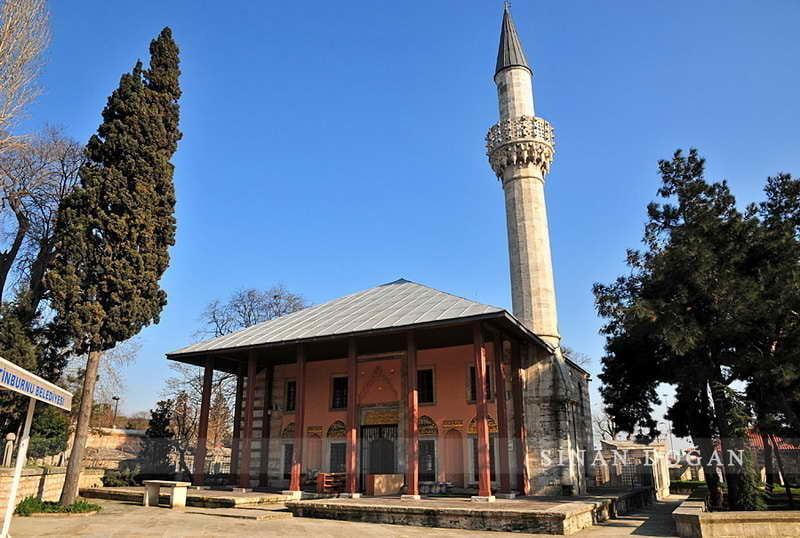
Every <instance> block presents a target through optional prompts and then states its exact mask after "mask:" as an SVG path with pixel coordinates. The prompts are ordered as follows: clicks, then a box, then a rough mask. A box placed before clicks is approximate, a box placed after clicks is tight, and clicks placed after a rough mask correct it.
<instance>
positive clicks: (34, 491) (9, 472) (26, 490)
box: [0, 467, 104, 513]
mask: <svg viewBox="0 0 800 538" xmlns="http://www.w3.org/2000/svg"><path fill="white" fill-rule="evenodd" d="M66 472H67V469H66V467H36V468H26V469H23V470H22V476H21V477H20V479H19V489H17V499H16V502H15V503H14V504H15V505H16V504H18V503H19V501H21V500H22V499H24V498H25V497H30V496H31V495H33V496H36V497H39V498H40V499H42V500H44V501H57V500H58V499H59V498H60V497H61V489H62V488H63V487H64V478H65V477H66ZM103 472H104V471H103V470H102V469H84V470H83V472H82V473H81V479H80V484H79V487H81V488H88V487H96V486H101V485H102V481H101V480H100V478H101V477H102V476H103ZM13 479H14V469H11V468H7V467H3V468H0V513H5V510H6V506H7V505H8V492H9V490H10V489H11V482H12V480H13Z"/></svg>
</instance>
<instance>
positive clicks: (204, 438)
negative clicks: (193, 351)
mask: <svg viewBox="0 0 800 538" xmlns="http://www.w3.org/2000/svg"><path fill="white" fill-rule="evenodd" d="M213 379H214V359H212V358H211V357H207V358H206V367H205V370H203V394H202V396H201V400H200V424H198V426H197V448H196V449H195V451H194V454H195V456H194V479H193V482H194V484H195V485H196V486H202V485H203V482H204V481H205V474H206V473H205V470H206V451H207V447H206V444H207V443H208V410H209V409H210V408H211V382H212V380H213Z"/></svg>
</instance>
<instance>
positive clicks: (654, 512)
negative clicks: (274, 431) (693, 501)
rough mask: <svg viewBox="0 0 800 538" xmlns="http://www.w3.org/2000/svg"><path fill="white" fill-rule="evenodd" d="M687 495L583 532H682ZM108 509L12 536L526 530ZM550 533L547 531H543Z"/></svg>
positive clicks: (276, 509)
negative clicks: (680, 514) (680, 517)
mask: <svg viewBox="0 0 800 538" xmlns="http://www.w3.org/2000/svg"><path fill="white" fill-rule="evenodd" d="M684 498H685V497H677V496H674V497H670V498H669V499H668V500H667V501H665V502H659V503H656V504H655V505H654V506H651V507H648V508H647V509H644V510H641V511H639V512H636V513H635V514H630V515H626V516H622V517H620V518H618V519H615V520H612V521H608V522H606V523H604V524H601V525H599V526H597V527H594V528H591V529H586V530H584V531H581V532H580V533H578V534H575V535H573V536H576V537H578V538H583V537H587V538H605V537H614V536H677V535H676V534H675V528H674V526H673V525H672V517H671V516H670V514H671V513H672V510H674V509H675V508H676V507H677V505H678V504H679V503H680V502H681V501H682V500H683V499H684ZM92 502H95V503H96V504H99V505H101V506H102V507H103V510H102V511H101V512H100V513H98V514H96V515H92V516H82V517H81V516H54V517H15V518H14V520H13V522H12V524H11V535H12V536H15V537H16V536H103V537H106V536H113V537H117V536H313V537H314V538H327V537H330V538H353V537H354V536H358V537H359V538H360V537H394V536H399V537H404V536H409V537H411V536H433V537H440V536H442V537H443V536H451V537H455V536H483V537H484V538H495V537H496V538H502V537H507V538H510V537H515V536H516V537H519V536H521V534H520V533H501V532H482V531H464V530H459V529H452V530H450V529H435V528H429V527H405V526H399V525H379V524H373V523H353V522H348V521H332V520H325V519H310V518H291V517H288V516H289V515H290V514H286V513H284V512H283V510H282V506H281V505H272V506H260V507H258V508H254V509H253V512H255V513H257V514H258V516H257V517H262V515H263V514H266V515H264V516H263V517H264V519H262V520H255V519H242V518H241V517H239V516H237V515H234V514H242V513H243V512H247V509H246V508H243V509H239V508H236V509H233V508H231V509H224V508H222V509H204V508H193V507H188V508H186V509H185V510H170V509H168V508H164V507H144V506H139V505H137V504H134V503H129V502H119V501H106V500H92ZM538 536H546V535H538Z"/></svg>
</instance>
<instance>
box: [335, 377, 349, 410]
mask: <svg viewBox="0 0 800 538" xmlns="http://www.w3.org/2000/svg"><path fill="white" fill-rule="evenodd" d="M332 391H333V394H332V397H331V409H347V378H346V377H334V378H333V386H332Z"/></svg>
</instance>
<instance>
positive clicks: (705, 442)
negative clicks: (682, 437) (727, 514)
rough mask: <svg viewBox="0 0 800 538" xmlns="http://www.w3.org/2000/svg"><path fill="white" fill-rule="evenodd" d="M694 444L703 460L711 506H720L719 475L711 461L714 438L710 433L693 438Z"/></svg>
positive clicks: (718, 507)
mask: <svg viewBox="0 0 800 538" xmlns="http://www.w3.org/2000/svg"><path fill="white" fill-rule="evenodd" d="M693 440H694V442H695V444H696V445H697V446H698V448H699V449H700V457H701V458H702V460H703V474H704V475H705V479H706V485H707V486H708V493H709V496H710V502H711V506H712V507H713V508H717V509H720V508H722V490H721V489H720V487H719V476H718V475H717V468H716V465H714V463H713V460H712V458H713V456H714V450H715V447H714V440H713V439H712V438H711V436H710V435H708V436H706V435H703V437H700V438H693Z"/></svg>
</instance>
